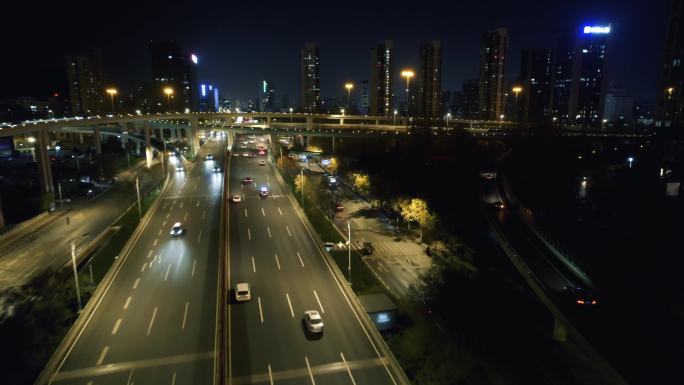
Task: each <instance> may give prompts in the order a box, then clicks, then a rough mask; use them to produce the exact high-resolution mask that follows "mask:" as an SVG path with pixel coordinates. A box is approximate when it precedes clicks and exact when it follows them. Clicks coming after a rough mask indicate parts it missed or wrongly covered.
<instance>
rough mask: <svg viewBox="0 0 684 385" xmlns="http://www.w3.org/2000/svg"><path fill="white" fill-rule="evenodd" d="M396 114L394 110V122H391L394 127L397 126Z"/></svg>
mask: <svg viewBox="0 0 684 385" xmlns="http://www.w3.org/2000/svg"><path fill="white" fill-rule="evenodd" d="M397 112H398V111H397V110H396V109H395V110H394V120H393V121H392V124H393V125H395V126H396V125H397Z"/></svg>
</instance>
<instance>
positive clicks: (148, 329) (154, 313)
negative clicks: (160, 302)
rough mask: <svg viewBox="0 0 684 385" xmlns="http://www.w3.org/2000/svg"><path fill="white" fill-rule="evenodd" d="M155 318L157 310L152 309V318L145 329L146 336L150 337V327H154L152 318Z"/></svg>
mask: <svg viewBox="0 0 684 385" xmlns="http://www.w3.org/2000/svg"><path fill="white" fill-rule="evenodd" d="M156 316H157V308H156V307H155V308H154V311H153V312H152V318H151V319H150V326H148V327H147V335H148V336H149V335H150V332H151V331H152V325H154V317H156Z"/></svg>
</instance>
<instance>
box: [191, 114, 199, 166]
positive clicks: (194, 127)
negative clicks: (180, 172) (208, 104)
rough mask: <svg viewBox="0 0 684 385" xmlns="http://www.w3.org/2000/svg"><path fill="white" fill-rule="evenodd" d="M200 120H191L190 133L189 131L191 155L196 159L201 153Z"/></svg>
mask: <svg viewBox="0 0 684 385" xmlns="http://www.w3.org/2000/svg"><path fill="white" fill-rule="evenodd" d="M198 133H199V119H198V118H194V119H191V120H190V131H188V144H189V145H190V154H191V155H192V156H193V157H194V156H195V155H197V151H199V137H198V136H197V134H198Z"/></svg>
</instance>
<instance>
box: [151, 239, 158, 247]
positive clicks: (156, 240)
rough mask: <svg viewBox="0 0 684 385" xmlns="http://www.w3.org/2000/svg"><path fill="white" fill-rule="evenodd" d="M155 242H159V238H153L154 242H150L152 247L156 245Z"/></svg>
mask: <svg viewBox="0 0 684 385" xmlns="http://www.w3.org/2000/svg"><path fill="white" fill-rule="evenodd" d="M157 243H159V238H157V239H155V240H154V242H152V247H154V246H157Z"/></svg>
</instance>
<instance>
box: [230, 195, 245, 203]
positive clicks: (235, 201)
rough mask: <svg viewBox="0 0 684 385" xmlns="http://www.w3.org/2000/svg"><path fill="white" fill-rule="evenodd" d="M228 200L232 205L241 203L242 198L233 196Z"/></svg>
mask: <svg viewBox="0 0 684 385" xmlns="http://www.w3.org/2000/svg"><path fill="white" fill-rule="evenodd" d="M230 200H231V201H233V203H240V202H242V197H241V196H240V195H233V197H232V198H230Z"/></svg>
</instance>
